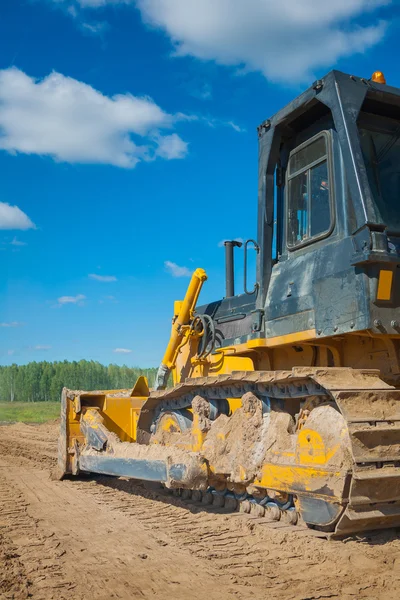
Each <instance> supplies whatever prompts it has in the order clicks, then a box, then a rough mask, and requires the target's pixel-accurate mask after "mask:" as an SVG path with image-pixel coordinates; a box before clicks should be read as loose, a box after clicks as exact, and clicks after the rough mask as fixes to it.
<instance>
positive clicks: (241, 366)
mask: <svg viewBox="0 0 400 600" xmlns="http://www.w3.org/2000/svg"><path fill="white" fill-rule="evenodd" d="M258 141H259V186H258V190H259V191H258V234H257V241H255V240H247V241H246V242H245V243H244V248H243V250H244V265H245V266H244V274H245V275H244V292H243V293H241V294H238V295H235V292H234V287H235V282H234V264H233V263H234V252H235V247H238V246H241V245H242V244H241V243H240V242H238V241H227V242H225V254H226V291H225V297H224V298H223V299H222V300H218V301H216V302H213V303H210V304H208V305H205V306H199V305H198V297H199V294H200V291H201V288H202V286H203V284H204V283H205V281H206V280H207V275H206V273H205V271H204V270H203V269H197V270H196V271H195V272H194V273H193V276H192V278H191V281H190V284H189V287H188V289H187V292H186V295H185V297H184V299H183V301H177V302H175V306H174V315H173V320H172V331H171V337H170V340H169V343H168V346H167V349H166V352H165V355H164V358H163V360H162V363H161V365H160V367H159V369H158V373H157V378H156V382H155V385H154V387H153V389H151V390H150V389H149V388H148V384H147V380H146V379H145V378H144V377H140V378H139V379H138V380H137V382H136V383H135V385H134V387H133V389H129V390H108V391H71V390H68V389H64V390H63V394H62V409H61V435H60V443H59V459H58V461H59V470H60V475H61V476H65V475H68V474H69V475H77V474H78V473H80V472H88V473H101V474H107V475H114V476H123V477H128V478H134V479H139V480H143V481H148V482H158V483H159V484H160V485H162V486H163V487H164V488H165V489H169V490H178V492H176V493H178V494H179V495H181V496H182V498H186V499H188V498H191V501H193V502H200V501H201V502H203V503H204V504H213V505H215V506H216V507H219V508H221V509H222V508H223V510H226V511H227V512H229V511H234V510H237V509H238V508H240V509H241V510H242V511H244V512H251V513H253V512H254V513H255V514H256V515H257V516H259V517H261V516H262V515H267V516H268V517H269V518H271V519H281V518H284V519H286V521H285V522H289V523H291V524H293V525H295V524H296V523H297V522H301V523H303V524H306V525H307V526H308V527H309V528H311V529H317V530H320V531H322V532H326V533H329V534H332V535H344V534H346V535H347V534H349V533H355V532H360V531H364V530H370V529H381V528H386V527H393V526H400V208H399V207H400V204H399V199H400V89H396V88H394V87H390V86H388V85H386V82H385V79H384V76H383V74H382V73H381V72H376V73H374V75H373V76H372V78H371V79H364V78H360V77H356V76H353V75H348V74H345V73H342V72H338V71H331V72H330V73H328V74H327V75H326V76H325V77H323V78H322V79H320V80H317V81H315V82H314V84H313V85H312V86H311V87H310V88H309V89H307V90H306V91H305V92H304V93H302V94H301V95H300V96H299V97H298V98H296V99H295V100H293V101H292V102H291V103H290V104H289V105H288V106H286V107H285V108H283V109H282V110H280V111H279V112H278V113H277V114H275V115H274V116H273V117H271V118H270V119H268V120H266V121H264V122H263V123H261V125H260V126H259V127H258ZM234 209H235V208H234V201H232V210H234ZM239 209H240V210H243V206H241V207H238V215H239V214H240V210H239ZM250 248H251V249H255V254H254V253H253V254H252V256H253V257H254V256H255V257H256V263H257V265H256V277H255V279H256V281H255V284H254V286H250V287H251V289H248V288H249V286H248V279H249V277H248V269H247V263H248V255H249V249H250ZM236 252H238V250H236ZM171 379H172V381H173V383H170V382H171Z"/></svg>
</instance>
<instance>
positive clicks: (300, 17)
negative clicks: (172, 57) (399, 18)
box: [81, 0, 390, 81]
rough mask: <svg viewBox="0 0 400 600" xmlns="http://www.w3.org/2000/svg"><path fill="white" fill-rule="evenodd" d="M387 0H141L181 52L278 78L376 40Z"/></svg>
mask: <svg viewBox="0 0 400 600" xmlns="http://www.w3.org/2000/svg"><path fill="white" fill-rule="evenodd" d="M88 1H89V0H81V4H82V2H84V3H86V4H88ZM105 1H106V0H104V2H102V4H104V3H105ZM389 3H390V0H335V1H334V2H325V1H323V0H302V2H299V0H281V2H276V1H275V0H247V1H246V2H242V1H240V0H239V1H238V0H218V1H216V0H201V2H200V1H199V0H136V5H137V7H138V8H139V10H140V11H141V14H142V17H143V19H144V21H145V22H147V23H148V24H150V25H151V26H152V27H156V28H159V29H161V30H163V31H165V32H166V34H167V35H168V36H169V37H170V38H171V40H172V42H173V45H174V48H175V54H176V55H177V56H184V55H191V56H195V57H197V58H200V59H202V60H213V61H216V62H217V63H219V64H221V65H227V66H234V67H238V68H240V69H241V70H242V72H246V71H261V72H262V73H263V74H264V75H265V76H266V77H267V78H269V79H271V80H273V81H278V80H280V81H294V80H295V81H299V80H310V79H311V78H312V77H313V71H314V70H315V69H318V68H322V67H323V68H326V67H329V66H331V65H334V64H335V63H336V62H337V61H338V60H339V59H340V58H342V57H345V56H349V55H351V54H354V53H357V52H364V51H365V50H367V49H368V48H370V47H372V46H373V45H374V44H376V43H377V42H379V41H380V40H381V39H382V38H383V36H384V34H385V29H386V24H385V23H384V22H383V21H378V22H377V21H376V19H375V18H374V16H373V14H372V13H373V11H374V10H375V9H377V8H378V7H380V6H384V5H387V4H389ZM92 4H93V2H92ZM360 18H362V19H363V20H362V24H361V21H360V20H359V19H360Z"/></svg>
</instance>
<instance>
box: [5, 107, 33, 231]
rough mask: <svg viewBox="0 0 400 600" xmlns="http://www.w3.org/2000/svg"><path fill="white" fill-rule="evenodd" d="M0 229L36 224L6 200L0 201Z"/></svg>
mask: <svg viewBox="0 0 400 600" xmlns="http://www.w3.org/2000/svg"><path fill="white" fill-rule="evenodd" d="M0 114H1V104H0ZM1 144H2V138H1V125H0V148H1ZM0 229H22V230H25V229H36V226H35V225H34V223H32V221H31V220H30V218H29V217H28V215H26V214H25V213H24V212H23V211H22V210H21V209H20V208H18V206H11V205H10V204H7V202H0Z"/></svg>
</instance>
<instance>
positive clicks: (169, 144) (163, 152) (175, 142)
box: [156, 133, 188, 160]
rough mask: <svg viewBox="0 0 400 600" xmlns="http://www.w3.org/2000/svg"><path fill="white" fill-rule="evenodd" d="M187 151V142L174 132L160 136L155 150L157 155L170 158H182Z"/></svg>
mask: <svg viewBox="0 0 400 600" xmlns="http://www.w3.org/2000/svg"><path fill="white" fill-rule="evenodd" d="M187 152H188V144H187V143H186V142H184V141H183V140H182V138H180V137H179V135H177V134H176V133H172V134H171V135H165V136H164V137H161V138H160V140H159V142H158V148H157V150H156V154H157V156H161V158H166V159H168V160H172V159H173V158H184V157H185V156H186V154H187Z"/></svg>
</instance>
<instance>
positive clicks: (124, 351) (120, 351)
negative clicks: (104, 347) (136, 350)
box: [113, 348, 132, 354]
mask: <svg viewBox="0 0 400 600" xmlns="http://www.w3.org/2000/svg"><path fill="white" fill-rule="evenodd" d="M113 352H115V354H130V353H131V352H132V350H130V349H129V348H114V350H113Z"/></svg>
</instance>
